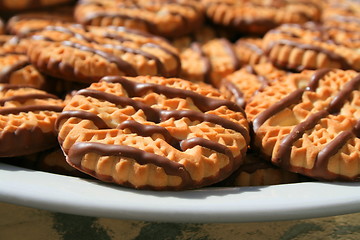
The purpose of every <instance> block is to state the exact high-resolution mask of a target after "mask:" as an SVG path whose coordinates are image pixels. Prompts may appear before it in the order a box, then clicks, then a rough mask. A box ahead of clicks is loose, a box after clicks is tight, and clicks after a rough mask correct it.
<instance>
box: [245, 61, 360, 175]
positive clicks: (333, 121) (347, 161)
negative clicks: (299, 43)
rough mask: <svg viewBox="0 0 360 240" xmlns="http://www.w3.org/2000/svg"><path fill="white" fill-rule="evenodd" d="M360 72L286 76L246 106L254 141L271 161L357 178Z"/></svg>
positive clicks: (309, 171)
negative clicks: (284, 79)
mask: <svg viewBox="0 0 360 240" xmlns="http://www.w3.org/2000/svg"><path fill="white" fill-rule="evenodd" d="M359 89H360V75H359V74H358V73H357V72H355V71H352V70H348V71H344V70H338V69H337V70H336V69H327V68H324V69H320V70H317V71H304V72H302V73H299V74H293V75H289V76H287V79H286V81H279V82H277V84H273V85H272V86H270V87H268V88H266V89H265V90H264V91H263V92H261V93H259V94H257V95H256V96H254V98H253V100H252V101H251V102H250V103H248V105H247V106H246V113H247V116H248V119H249V120H250V121H251V124H252V127H253V132H254V138H253V139H252V141H253V145H254V146H255V147H256V148H258V149H259V150H260V151H261V152H262V154H264V155H265V156H267V157H269V158H270V159H271V162H272V163H274V164H276V165H278V166H281V167H282V168H284V169H287V170H290V171H292V172H298V173H301V174H304V175H307V176H309V177H313V178H316V179H321V180H331V181H335V180H341V181H358V180H359V179H360V178H359V176H360V168H359V166H360V164H359V161H360V151H359V149H360V148H359V147H360V140H359V136H360V134H359V132H360V131H359V129H360V121H359V118H360V112H359V109H360V108H359V105H360V101H359V99H360V91H359Z"/></svg>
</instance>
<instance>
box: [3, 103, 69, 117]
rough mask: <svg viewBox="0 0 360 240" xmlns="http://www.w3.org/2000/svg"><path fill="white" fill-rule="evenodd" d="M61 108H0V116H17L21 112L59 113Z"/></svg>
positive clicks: (38, 106) (36, 106)
mask: <svg viewBox="0 0 360 240" xmlns="http://www.w3.org/2000/svg"><path fill="white" fill-rule="evenodd" d="M62 109H63V107H61V106H56V105H30V106H21V107H11V108H1V109H0V114H2V115H7V114H19V113H21V112H36V111H53V112H61V111H62Z"/></svg>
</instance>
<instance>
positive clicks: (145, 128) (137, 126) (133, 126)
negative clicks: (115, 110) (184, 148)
mask: <svg viewBox="0 0 360 240" xmlns="http://www.w3.org/2000/svg"><path fill="white" fill-rule="evenodd" d="M117 128H118V129H126V128H128V129H129V130H130V131H131V132H135V133H136V134H138V135H140V136H143V137H151V136H152V135H153V134H156V133H158V134H161V135H162V136H163V137H164V139H165V141H166V142H168V143H169V144H170V145H171V146H173V147H174V148H177V149H180V148H179V140H178V139H176V138H174V137H173V136H172V135H171V134H170V132H169V131H168V130H167V129H166V128H164V127H161V126H157V125H144V124H141V123H138V122H136V121H134V120H126V121H124V122H122V123H120V124H119V125H118V126H117Z"/></svg>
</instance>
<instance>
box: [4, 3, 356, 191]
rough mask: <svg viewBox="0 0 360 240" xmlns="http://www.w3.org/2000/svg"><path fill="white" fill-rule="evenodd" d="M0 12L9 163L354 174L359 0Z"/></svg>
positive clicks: (271, 177) (111, 174)
mask: <svg viewBox="0 0 360 240" xmlns="http://www.w3.org/2000/svg"><path fill="white" fill-rule="evenodd" d="M41 8H42V10H40V9H41ZM35 10H36V11H35ZM0 14H1V15H0V16H1V17H2V18H3V20H2V21H0V34H1V35H0V104H1V106H0V129H1V132H0V141H1V144H0V157H1V161H3V162H6V163H10V164H17V165H21V166H25V167H29V168H34V169H37V170H43V171H49V172H54V173H60V174H66V175H71V176H79V177H85V178H86V177H94V178H96V179H99V180H101V181H104V182H112V183H116V184H119V185H121V186H125V187H132V188H137V189H152V190H186V189H194V188H201V187H205V186H251V185H270V184H280V183H292V182H299V181H309V180H310V181H318V180H320V181H358V180H359V179H360V178H359V176H360V140H359V137H360V75H359V73H358V72H357V71H360V53H359V51H358V48H359V46H360V35H359V32H358V30H360V3H358V2H357V1H352V0H341V1H335V0H322V1H315V0H277V1H275V0H273V1H260V0H242V1H237V0H201V1H200V0H197V1H195V0H151V1H145V0H79V1H65V0H46V1H45V0H41V1H30V0H21V1H20V0H19V1H11V0H0ZM358 35H359V36H358Z"/></svg>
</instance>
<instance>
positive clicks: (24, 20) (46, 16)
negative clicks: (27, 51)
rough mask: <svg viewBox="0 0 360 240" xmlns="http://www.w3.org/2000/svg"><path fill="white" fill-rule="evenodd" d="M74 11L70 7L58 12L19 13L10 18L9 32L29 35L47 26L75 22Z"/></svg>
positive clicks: (7, 26)
mask: <svg viewBox="0 0 360 240" xmlns="http://www.w3.org/2000/svg"><path fill="white" fill-rule="evenodd" d="M74 22H75V20H74V19H73V11H72V9H69V8H64V9H57V11H56V12H50V11H47V12H32V13H23V14H17V15H15V16H13V17H11V18H10V19H9V21H8V22H7V24H6V28H7V30H8V32H9V34H13V35H18V36H23V37H24V36H28V35H31V34H33V33H34V32H36V31H39V30H42V29H44V28H45V27H47V26H63V25H69V24H71V23H74Z"/></svg>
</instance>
